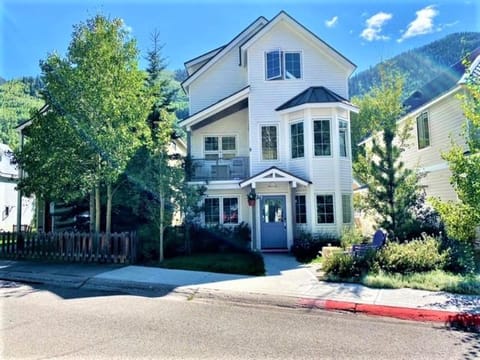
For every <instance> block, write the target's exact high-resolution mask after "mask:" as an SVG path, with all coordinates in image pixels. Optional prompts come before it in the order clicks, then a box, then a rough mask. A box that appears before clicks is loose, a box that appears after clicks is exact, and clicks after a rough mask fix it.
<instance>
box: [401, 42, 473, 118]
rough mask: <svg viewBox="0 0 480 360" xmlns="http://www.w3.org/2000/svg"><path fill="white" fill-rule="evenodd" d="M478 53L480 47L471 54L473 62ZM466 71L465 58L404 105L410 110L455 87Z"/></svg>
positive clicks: (418, 90)
mask: <svg viewBox="0 0 480 360" xmlns="http://www.w3.org/2000/svg"><path fill="white" fill-rule="evenodd" d="M478 55H480V48H477V49H475V50H474V51H473V52H472V53H471V54H470V57H469V60H470V61H471V62H472V61H473V60H475V58H476V57H477V56H478ZM464 73H465V65H464V64H463V60H461V61H459V62H457V63H455V64H454V65H452V66H451V67H450V68H449V69H448V70H447V71H445V72H443V73H441V74H440V75H438V76H437V77H436V78H434V79H433V80H431V81H430V82H428V83H426V84H425V85H424V86H422V87H420V88H419V89H417V90H416V91H415V92H414V93H413V94H412V95H410V96H409V97H408V98H407V99H406V100H405V101H404V102H403V105H404V106H405V108H406V110H407V111H408V112H412V111H414V110H416V109H418V108H420V107H422V106H423V105H425V104H427V103H429V102H430V101H432V100H433V99H435V98H437V97H438V96H440V95H442V94H444V93H446V92H447V91H449V90H450V89H453V88H454V87H455V86H456V85H457V84H458V81H459V80H460V79H461V78H462V76H463V74H464Z"/></svg>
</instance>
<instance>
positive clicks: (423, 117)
mask: <svg viewBox="0 0 480 360" xmlns="http://www.w3.org/2000/svg"><path fill="white" fill-rule="evenodd" d="M417 138H418V148H419V149H423V148H425V147H427V146H430V130H429V129H428V114H427V113H426V112H423V113H421V114H420V115H419V116H417Z"/></svg>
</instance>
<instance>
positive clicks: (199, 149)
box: [191, 109, 249, 159]
mask: <svg viewBox="0 0 480 360" xmlns="http://www.w3.org/2000/svg"><path fill="white" fill-rule="evenodd" d="M207 135H211V136H215V135H235V136H236V139H237V143H236V145H237V156H249V147H248V110H247V109H244V110H242V111H238V112H236V113H234V114H232V115H230V116H227V117H225V118H223V119H221V120H218V121H216V122H214V123H211V124H209V125H207V126H204V127H201V128H200V129H198V130H194V131H192V137H191V139H192V140H191V141H192V144H191V146H192V147H191V155H192V157H193V158H197V159H203V158H204V154H203V138H204V137H205V136H207Z"/></svg>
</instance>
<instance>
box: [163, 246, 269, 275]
mask: <svg viewBox="0 0 480 360" xmlns="http://www.w3.org/2000/svg"><path fill="white" fill-rule="evenodd" d="M160 266H161V267H163V268H167V269H182V270H194V271H209V272H216V273H225V274H240V275H265V266H264V263H263V257H262V255H260V254H256V253H253V252H247V253H215V254H214V253H208V254H193V255H189V256H178V257H175V258H172V259H166V260H164V261H163V262H162V263H161V264H160Z"/></svg>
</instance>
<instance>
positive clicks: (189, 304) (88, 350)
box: [0, 281, 480, 359]
mask: <svg viewBox="0 0 480 360" xmlns="http://www.w3.org/2000/svg"><path fill="white" fill-rule="evenodd" d="M0 286H1V288H0V305H1V313H2V326H1V332H0V336H1V339H2V353H1V358H2V359H10V358H18V359H25V358H34V359H51V358H60V359H83V358H159V359H162V358H181V359H207V358H215V359H270V358H275V359H277V358H280V359H283V358H288V359H292V358H304V359H305V358H306V359H357V358H358V359H417V358H419V359H477V358H480V336H479V335H478V334H472V333H467V332H461V331H455V330H449V329H445V328H444V327H443V326H440V325H432V324H423V323H413V322H406V321H398V320H391V319H382V318H374V317H366V316H359V315H354V314H341V313H327V312H323V311H319V310H308V309H282V308H275V307H266V306H263V307H253V306H246V305H245V306H242V305H239V304H231V303H226V302H216V301H214V300H197V299H195V297H193V298H185V297H181V296H179V295H175V296H173V295H166V296H163V295H164V294H154V293H152V294H150V295H149V296H145V294H143V295H142V294H139V295H124V294H115V293H107V292H100V291H85V290H77V289H65V288H56V287H46V286H35V285H23V284H20V283H15V282H6V281H0Z"/></svg>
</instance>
